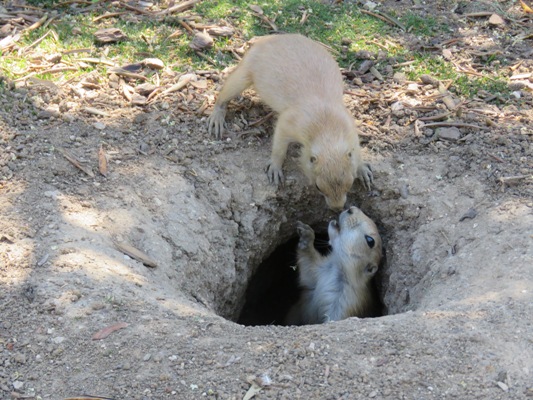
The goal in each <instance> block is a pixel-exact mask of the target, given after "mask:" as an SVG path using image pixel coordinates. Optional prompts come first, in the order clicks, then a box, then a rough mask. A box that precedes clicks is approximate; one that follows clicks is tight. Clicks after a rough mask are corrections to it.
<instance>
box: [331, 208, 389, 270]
mask: <svg viewBox="0 0 533 400" xmlns="http://www.w3.org/2000/svg"><path fill="white" fill-rule="evenodd" d="M328 234H329V244H330V245H331V247H332V248H333V252H339V253H342V254H343V255H344V256H348V257H352V258H356V259H357V261H358V262H357V264H358V265H360V266H362V269H361V270H360V271H358V273H359V274H361V275H362V277H363V278H364V279H365V280H366V281H369V280H370V279H371V278H372V277H373V276H374V275H375V274H376V272H377V271H378V266H379V263H380V261H381V256H382V243H381V236H380V235H379V232H378V229H377V227H376V224H375V223H374V221H372V220H371V219H370V218H368V217H367V216H366V215H365V214H364V213H363V212H362V211H361V210H360V209H359V208H357V207H350V208H349V209H347V210H346V211H343V212H342V213H341V214H340V215H339V221H338V222H337V221H336V220H333V221H331V222H330V223H329V226H328Z"/></svg>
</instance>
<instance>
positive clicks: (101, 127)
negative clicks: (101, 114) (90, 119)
mask: <svg viewBox="0 0 533 400" xmlns="http://www.w3.org/2000/svg"><path fill="white" fill-rule="evenodd" d="M93 126H94V127H95V128H96V129H98V130H99V131H101V130H103V129H105V126H106V125H105V124H104V123H103V122H100V121H98V122H95V123H94V124H93Z"/></svg>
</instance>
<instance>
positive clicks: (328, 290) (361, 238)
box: [286, 207, 382, 325]
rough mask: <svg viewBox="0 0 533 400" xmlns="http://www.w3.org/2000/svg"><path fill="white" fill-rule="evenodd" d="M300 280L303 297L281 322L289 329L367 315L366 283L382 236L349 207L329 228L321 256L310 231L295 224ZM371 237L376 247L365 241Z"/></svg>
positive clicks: (377, 258) (378, 255)
mask: <svg viewBox="0 0 533 400" xmlns="http://www.w3.org/2000/svg"><path fill="white" fill-rule="evenodd" d="M297 230H298V234H299V235H300V241H299V244H298V268H299V282H300V286H301V287H302V295H301V298H300V300H299V301H298V303H297V304H296V305H295V306H293V307H292V309H291V310H290V311H289V314H288V315H287V318H286V323H287V324H288V325H303V324H319V323H324V322H328V321H338V320H341V319H344V318H348V317H351V316H357V317H364V316H367V315H368V314H369V312H370V310H371V309H373V307H374V306H375V304H374V303H375V299H373V298H372V294H371V291H370V289H369V283H370V280H371V279H372V277H373V276H374V275H375V274H376V272H377V268H378V265H379V262H380V260H381V251H382V250H381V238H380V236H379V233H378V231H377V228H376V226H375V224H374V223H373V222H372V220H370V219H369V218H368V217H367V216H366V215H365V214H363V212H362V211H361V210H359V209H358V208H356V207H352V208H350V209H349V210H346V211H344V212H342V213H341V215H340V217H339V223H337V222H336V221H331V222H330V224H329V228H328V233H329V237H330V245H331V246H332V249H333V250H332V252H331V253H330V254H329V255H328V256H323V255H321V254H320V253H319V252H318V251H317V250H316V249H315V247H314V245H313V241H314V238H315V233H314V231H313V229H312V228H311V227H310V226H308V225H306V224H303V223H301V222H298V224H297ZM365 235H370V236H372V237H373V238H374V240H375V245H374V247H373V248H370V247H369V246H368V244H367V243H366V240H365Z"/></svg>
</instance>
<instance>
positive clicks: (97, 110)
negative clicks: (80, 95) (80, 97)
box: [83, 107, 111, 117]
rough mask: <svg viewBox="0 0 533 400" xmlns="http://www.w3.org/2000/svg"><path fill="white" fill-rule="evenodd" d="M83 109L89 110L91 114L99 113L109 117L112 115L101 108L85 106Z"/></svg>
mask: <svg viewBox="0 0 533 400" xmlns="http://www.w3.org/2000/svg"><path fill="white" fill-rule="evenodd" d="M83 111H85V112H87V113H89V114H93V115H99V116H101V117H109V116H111V114H109V113H108V112H105V111H102V110H99V109H97V108H94V107H85V108H83Z"/></svg>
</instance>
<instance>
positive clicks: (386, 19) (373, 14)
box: [361, 10, 406, 31]
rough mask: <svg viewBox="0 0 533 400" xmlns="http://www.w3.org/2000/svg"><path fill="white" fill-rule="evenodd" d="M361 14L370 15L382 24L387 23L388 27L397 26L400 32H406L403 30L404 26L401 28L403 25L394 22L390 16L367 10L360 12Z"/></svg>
mask: <svg viewBox="0 0 533 400" xmlns="http://www.w3.org/2000/svg"><path fill="white" fill-rule="evenodd" d="M361 12H362V13H363V14H367V15H371V16H373V17H375V18H378V19H380V20H382V21H384V22H387V23H388V24H390V25H393V26H397V27H398V28H400V29H401V30H402V31H406V28H405V26H403V24H401V23H400V22H399V21H396V20H395V19H394V18H392V17H391V16H389V15H387V14H385V13H384V12H372V11H368V10H361Z"/></svg>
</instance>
